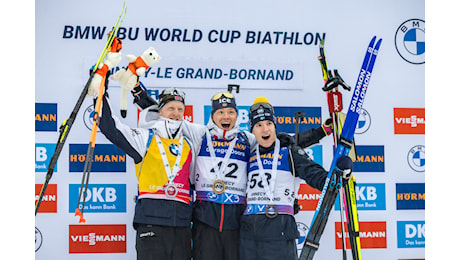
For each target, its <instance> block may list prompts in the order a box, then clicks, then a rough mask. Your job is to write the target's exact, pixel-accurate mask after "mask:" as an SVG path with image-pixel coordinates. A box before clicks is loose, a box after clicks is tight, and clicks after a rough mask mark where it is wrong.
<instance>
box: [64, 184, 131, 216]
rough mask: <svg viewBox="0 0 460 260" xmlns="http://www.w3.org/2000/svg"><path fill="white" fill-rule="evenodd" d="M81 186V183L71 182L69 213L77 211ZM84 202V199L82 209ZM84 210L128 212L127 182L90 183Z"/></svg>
mask: <svg viewBox="0 0 460 260" xmlns="http://www.w3.org/2000/svg"><path fill="white" fill-rule="evenodd" d="M80 187H81V185H80V184H69V213H73V212H75V209H76V207H77V202H78V196H79V194H80ZM83 192H84V191H82V197H83ZM82 203H83V200H81V201H80V210H81V206H82ZM84 212H85V213H86V212H93V213H96V212H97V213H114V212H126V184H88V189H87V191H86V199H85V208H84Z"/></svg>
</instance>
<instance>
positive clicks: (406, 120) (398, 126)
mask: <svg viewBox="0 0 460 260" xmlns="http://www.w3.org/2000/svg"><path fill="white" fill-rule="evenodd" d="M393 111H394V130H395V134H422V135H423V134H425V108H394V110H393Z"/></svg>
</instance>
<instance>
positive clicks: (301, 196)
mask: <svg viewBox="0 0 460 260" xmlns="http://www.w3.org/2000/svg"><path fill="white" fill-rule="evenodd" d="M320 195H321V191H319V190H317V189H314V188H312V187H311V186H310V185H308V184H306V183H301V184H300V186H299V191H298V192H297V199H298V202H299V205H300V206H301V207H302V211H314V210H316V205H318V201H319V197H320Z"/></svg>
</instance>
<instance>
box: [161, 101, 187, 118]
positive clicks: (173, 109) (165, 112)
mask: <svg viewBox="0 0 460 260" xmlns="http://www.w3.org/2000/svg"><path fill="white" fill-rule="evenodd" d="M184 112H185V105H184V104H183V103H182V102H179V101H170V102H168V103H166V105H164V107H162V108H161V109H160V111H158V115H159V116H162V117H165V118H169V119H172V120H176V121H182V120H183V119H184Z"/></svg>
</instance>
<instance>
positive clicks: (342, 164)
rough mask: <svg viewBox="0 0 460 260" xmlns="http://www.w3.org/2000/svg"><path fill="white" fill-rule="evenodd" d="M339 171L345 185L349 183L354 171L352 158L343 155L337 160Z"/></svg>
mask: <svg viewBox="0 0 460 260" xmlns="http://www.w3.org/2000/svg"><path fill="white" fill-rule="evenodd" d="M337 170H338V171H339V173H340V174H342V177H343V180H344V184H345V183H347V182H348V179H349V178H350V175H351V172H352V171H353V161H352V160H351V158H350V157H348V156H345V155H343V156H341V157H340V158H339V159H337Z"/></svg>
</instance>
